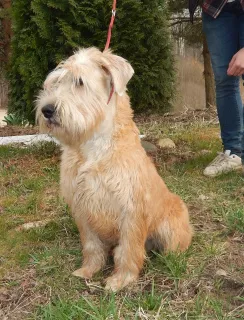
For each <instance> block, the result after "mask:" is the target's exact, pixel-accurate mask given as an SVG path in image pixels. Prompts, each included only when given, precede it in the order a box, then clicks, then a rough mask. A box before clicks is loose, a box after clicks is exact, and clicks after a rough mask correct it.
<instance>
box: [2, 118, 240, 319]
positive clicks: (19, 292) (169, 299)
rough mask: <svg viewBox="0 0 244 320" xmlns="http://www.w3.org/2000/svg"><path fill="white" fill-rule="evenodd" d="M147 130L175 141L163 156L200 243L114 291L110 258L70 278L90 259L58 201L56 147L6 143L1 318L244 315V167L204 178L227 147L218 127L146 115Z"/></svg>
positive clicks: (155, 259) (154, 260)
mask: <svg viewBox="0 0 244 320" xmlns="http://www.w3.org/2000/svg"><path fill="white" fill-rule="evenodd" d="M140 130H141V132H142V133H146V134H147V136H148V138H149V140H151V141H156V139H158V138H160V137H161V136H169V137H170V138H172V139H173V140H174V141H175V143H176V146H177V148H176V149H175V150H170V151H163V150H159V151H158V153H157V154H156V155H155V160H156V162H157V167H158V170H159V172H160V174H161V175H162V177H163V179H164V180H165V182H166V184H167V185H168V186H169V188H170V189H171V190H172V191H174V192H175V193H177V194H179V195H180V196H181V197H182V198H183V199H184V200H185V201H186V202H187V204H188V207H189V212H190V216H191V221H192V223H193V225H194V229H195V236H194V238H193V243H192V246H191V247H190V248H189V250H188V251H187V252H185V253H181V254H175V253H169V254H158V253H154V254H151V256H150V257H148V258H147V260H146V262H145V265H144V269H143V272H142V274H141V276H140V279H139V281H138V282H137V283H136V284H135V285H133V286H131V287H130V288H128V289H125V290H123V291H121V292H119V293H117V294H116V295H115V294H108V293H106V292H105V291H104V290H103V286H104V279H105V277H106V276H107V275H108V274H109V273H110V272H111V271H112V265H111V264H110V265H108V266H107V267H106V269H105V270H103V271H102V272H100V273H99V274H98V275H96V276H95V277H94V279H93V280H92V281H90V282H85V281H83V280H81V279H78V278H75V277H73V276H71V273H72V271H74V270H75V269H77V268H78V267H79V266H80V264H81V260H82V257H81V251H80V242H79V235H78V231H77V228H76V226H75V224H74V222H73V220H72V218H71V217H70V215H69V210H68V208H67V206H66V205H65V204H64V203H63V202H62V200H61V199H60V198H59V151H58V149H57V147H55V146H54V145H53V144H44V145H39V146H35V147H31V148H25V149H19V148H15V147H0V193H1V195H0V234H1V237H0V279H1V280H0V318H4V316H8V317H9V319H20V320H22V319H27V320H28V319H40V320H49V319H50V320H66V319H67V320H78V319H82V320H83V319H87V320H88V319H96V320H99V319H104V320H105V319H170V320H174V319H191V320H198V319H199V320H202V319H204V320H205V319H206V320H212V319H226V320H232V319H243V314H244V291H243V288H244V267H243V265H244V256H243V245H244V210H243V199H244V192H243V182H244V179H243V177H242V176H241V173H240V172H234V173H229V174H227V175H224V176H221V177H217V178H215V179H209V178H206V177H204V176H203V175H202V171H203V169H204V167H205V166H206V165H207V164H208V163H209V162H210V161H211V160H212V159H213V158H214V157H215V155H216V152H217V151H220V150H221V144H220V140H219V137H218V128H217V127H216V126H209V125H207V124H206V123H194V124H191V125H189V124H185V125H184V124H178V125H176V124H172V123H168V124H162V123H160V122H159V121H158V122H155V121H153V122H150V121H148V122H147V123H144V124H141V125H140ZM203 150H204V151H203ZM46 220H47V223H46V225H45V226H42V227H38V228H33V229H30V230H27V231H24V230H22V231H18V230H19V229H18V227H19V226H21V225H23V224H25V223H27V222H33V221H46Z"/></svg>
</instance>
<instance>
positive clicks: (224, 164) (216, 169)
mask: <svg viewBox="0 0 244 320" xmlns="http://www.w3.org/2000/svg"><path fill="white" fill-rule="evenodd" d="M230 152H231V151H230V150H226V151H225V152H224V153H223V152H221V153H219V154H218V156H217V157H216V158H215V159H214V160H213V161H212V162H211V163H210V164H209V165H208V166H207V168H206V169H205V170H204V171H203V174H204V175H205V176H208V177H216V176H218V175H220V174H221V173H226V172H230V171H233V170H238V169H241V168H242V163H241V158H240V157H239V156H237V155H235V154H230Z"/></svg>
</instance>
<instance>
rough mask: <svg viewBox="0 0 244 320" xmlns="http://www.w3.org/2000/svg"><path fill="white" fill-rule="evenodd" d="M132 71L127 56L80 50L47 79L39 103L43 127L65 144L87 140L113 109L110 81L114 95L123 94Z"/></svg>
mask: <svg viewBox="0 0 244 320" xmlns="http://www.w3.org/2000/svg"><path fill="white" fill-rule="evenodd" d="M133 73H134V71H133V69H132V67H131V65H130V64H129V63H128V62H127V61H126V60H125V59H123V58H121V57H119V56H116V55H114V54H112V53H111V52H110V51H109V50H108V51H105V52H101V51H99V50H98V49H96V48H89V49H80V50H79V51H78V52H76V53H75V54H74V55H73V56H71V57H69V58H68V59H67V60H65V61H63V62H61V63H60V64H59V65H58V66H57V68H56V69H55V70H54V71H52V72H51V73H50V74H49V75H48V76H47V78H46V80H45V82H44V88H43V90H42V91H41V92H40V94H39V96H38V98H37V102H36V105H37V111H36V118H37V121H38V123H39V126H40V130H41V131H42V132H50V133H52V134H53V135H54V136H56V137H57V138H58V139H60V140H61V141H62V142H64V143H66V144H70V143H73V142H77V143H79V141H81V140H84V138H86V137H88V136H89V135H90V134H91V133H92V132H94V131H95V130H96V128H97V127H98V126H99V125H100V124H101V123H102V122H103V120H104V119H105V117H106V113H107V112H111V104H112V103H113V102H110V103H109V105H108V99H109V95H110V92H111V84H112V85H113V86H114V92H115V94H118V95H123V93H124V92H125V91H126V85H127V83H128V81H129V80H130V78H131V77H132V75H133Z"/></svg>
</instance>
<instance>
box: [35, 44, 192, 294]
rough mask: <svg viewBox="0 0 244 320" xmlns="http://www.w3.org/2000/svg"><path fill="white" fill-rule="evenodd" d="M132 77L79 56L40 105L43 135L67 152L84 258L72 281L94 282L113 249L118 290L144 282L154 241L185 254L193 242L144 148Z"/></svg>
mask: <svg viewBox="0 0 244 320" xmlns="http://www.w3.org/2000/svg"><path fill="white" fill-rule="evenodd" d="M133 72H134V71H133V69H132V67H131V65H130V64H129V63H128V62H127V61H126V60H124V59H123V58H121V57H119V56H116V55H113V54H112V53H111V52H110V51H105V52H100V51H99V50H98V49H96V48H89V49H81V50H79V51H78V52H76V53H75V54H74V55H73V56H71V57H70V58H68V59H67V60H66V61H64V62H62V63H60V64H59V65H58V66H57V68H56V69H55V70H54V71H53V72H51V73H50V74H49V75H48V77H47V79H46V81H45V83H44V89H43V90H42V91H41V92H40V94H39V97H38V99H37V120H38V122H39V125H40V129H41V131H42V132H47V133H51V134H52V135H53V136H55V137H56V138H57V139H58V140H59V141H60V142H61V144H62V148H63V153H62V161H61V191H62V195H63V197H64V199H65V201H66V202H67V204H68V205H69V207H70V208H71V212H72V215H73V217H74V219H75V222H76V224H77V227H78V229H79V232H80V239H81V243H82V251H83V264H82V267H81V268H80V269H78V270H76V271H75V272H74V273H73V274H74V275H76V276H79V277H82V278H91V277H92V276H93V275H94V273H96V272H98V271H99V270H100V269H101V268H102V267H103V266H104V264H105V262H106V260H107V256H108V253H109V252H110V250H111V248H114V251H113V255H114V263H115V269H114V272H113V274H112V275H111V276H110V277H109V278H108V279H106V288H107V289H110V290H113V291H117V290H119V289H121V288H123V287H124V286H126V285H128V284H129V283H131V282H133V281H135V280H136V279H137V278H138V275H139V272H140V270H141V268H142V266H143V261H144V258H145V244H146V242H147V241H148V240H151V242H152V243H153V244H154V245H155V247H157V248H162V247H163V248H164V250H165V251H168V250H181V251H183V250H186V249H187V248H188V246H189V245H190V243H191V238H192V228H191V226H190V223H189V216H188V210H187V208H186V206H185V204H184V202H183V201H182V200H181V199H180V198H179V197H178V196H177V195H175V194H173V193H171V192H170V191H169V190H168V189H167V187H166V185H165V184H164V182H163V180H162V179H161V177H160V176H159V175H158V173H157V171H156V169H155V167H154V165H153V164H152V162H151V160H150V159H149V158H148V157H147V155H146V152H145V151H144V149H143V148H142V146H141V143H140V139H139V135H138V134H139V132H138V129H137V127H136V125H135V123H134V122H133V114H132V110H131V107H130V101H129V97H128V95H127V94H126V84H127V82H128V81H129V80H130V78H131V77H132V75H133ZM111 83H113V86H114V94H113V96H112V98H111V100H110V102H109V103H108V97H109V94H110V90H111Z"/></svg>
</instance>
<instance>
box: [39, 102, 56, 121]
mask: <svg viewBox="0 0 244 320" xmlns="http://www.w3.org/2000/svg"><path fill="white" fill-rule="evenodd" d="M54 112H55V108H54V106H53V105H52V104H47V105H46V106H44V107H43V108H42V113H43V115H44V117H45V118H47V119H50V118H52V116H53V114H54Z"/></svg>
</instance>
